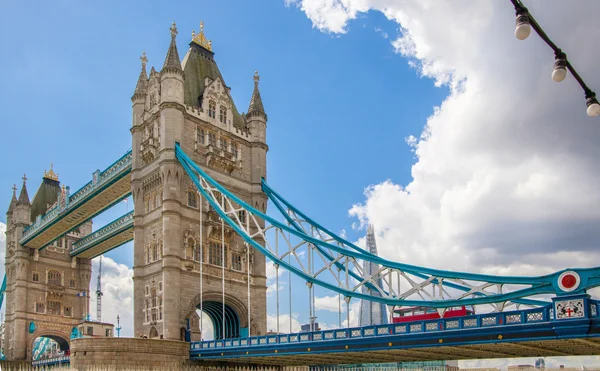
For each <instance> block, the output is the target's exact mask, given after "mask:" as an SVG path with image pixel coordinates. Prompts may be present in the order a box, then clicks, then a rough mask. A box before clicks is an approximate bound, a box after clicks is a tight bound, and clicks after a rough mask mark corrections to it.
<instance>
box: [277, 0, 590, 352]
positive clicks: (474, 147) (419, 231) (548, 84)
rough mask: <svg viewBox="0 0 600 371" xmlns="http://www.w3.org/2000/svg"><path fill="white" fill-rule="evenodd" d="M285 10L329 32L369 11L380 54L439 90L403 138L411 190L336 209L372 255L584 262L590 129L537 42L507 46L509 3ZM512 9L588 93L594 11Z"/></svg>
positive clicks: (378, 191)
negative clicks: (382, 46) (387, 45)
mask: <svg viewBox="0 0 600 371" xmlns="http://www.w3.org/2000/svg"><path fill="white" fill-rule="evenodd" d="M288 3H289V4H294V5H295V6H297V7H299V8H300V9H301V10H302V11H303V12H304V13H306V16H307V17H308V18H309V19H310V20H311V21H312V23H313V26H314V27H315V28H317V29H319V30H321V31H323V32H326V33H333V34H344V33H346V32H351V26H352V24H353V23H352V21H353V20H355V19H357V18H358V17H359V16H360V15H361V14H362V13H367V12H369V11H372V12H381V13H383V14H384V15H385V16H386V17H387V19H388V20H390V21H392V22H395V23H396V24H397V28H398V33H397V35H396V36H395V37H394V36H392V35H390V40H391V47H393V48H394V50H395V51H396V52H397V53H398V54H399V55H400V56H401V57H403V58H405V59H406V60H407V63H409V64H410V65H411V66H413V67H414V68H415V69H416V71H417V73H419V74H420V75H422V76H423V77H426V78H430V79H431V81H432V83H433V84H435V85H437V86H441V85H446V86H448V87H449V88H450V89H449V91H450V93H449V95H448V96H447V98H446V99H445V100H444V102H443V103H442V104H441V106H440V107H432V114H431V116H430V117H429V118H428V119H427V120H426V122H423V126H424V128H423V132H422V133H421V135H420V136H419V137H412V136H411V137H409V138H407V139H406V143H407V145H408V146H410V147H411V148H412V149H413V150H414V153H415V156H416V162H415V164H414V165H413V167H412V171H411V174H412V180H411V181H410V182H409V183H408V184H395V183H393V182H392V181H389V180H388V181H385V182H382V183H380V184H372V185H370V186H368V187H367V188H366V190H365V199H364V200H363V201H362V202H358V203H357V204H356V205H354V206H353V207H352V208H351V210H350V215H351V216H352V217H355V218H356V219H357V220H358V222H357V223H356V224H355V226H356V227H359V228H364V226H366V225H367V223H373V224H375V226H376V228H377V230H378V231H379V234H378V247H379V250H380V255H382V256H384V257H386V258H389V259H392V260H397V261H402V262H407V263H411V264H417V265H422V266H428V267H435V268H444V269H451V270H461V271H471V272H484V273H492V274H508V275H516V274H527V275H539V274H544V273H550V272H553V271H557V270H560V269H564V268H567V267H589V266H593V265H597V262H598V261H600V260H599V258H600V249H598V246H599V244H600V229H599V228H597V226H598V225H599V223H600V208H598V207H597V205H599V204H600V189H599V188H598V187H597V184H598V183H599V182H600V173H599V172H598V171H597V166H598V165H597V159H598V158H600V146H598V144H597V143H598V142H599V140H600V121H598V119H597V118H589V117H587V116H586V114H585V99H584V97H583V93H582V91H581V89H580V87H579V86H578V85H577V83H576V82H575V81H574V79H573V78H572V77H571V76H569V77H568V78H567V79H566V80H565V81H564V82H562V83H560V84H557V83H555V82H553V81H552V80H551V78H550V72H551V71H552V67H553V61H554V58H553V57H554V56H553V53H552V51H551V50H550V49H549V48H548V47H547V46H546V45H545V44H544V43H543V42H542V41H541V40H540V39H539V37H537V35H535V34H534V33H533V32H532V35H531V36H530V37H529V38H528V39H527V40H525V41H519V40H517V39H516V38H515V37H514V33H513V30H514V9H512V7H511V5H510V3H508V2H497V1H492V0H487V1H477V2H472V1H444V2H439V1H436V2H434V1H412V0H296V1H290V0H288ZM526 5H527V6H528V8H529V10H530V11H531V12H532V13H533V14H534V16H536V18H537V19H538V21H539V22H540V23H541V24H542V26H543V27H544V29H545V30H546V32H547V33H548V34H549V35H550V36H551V37H552V38H553V39H554V40H555V41H556V42H557V43H558V44H559V45H560V46H562V47H563V48H564V50H565V51H566V52H567V53H568V55H569V58H570V60H571V61H572V62H573V63H574V64H575V65H576V67H577V69H578V71H579V72H580V74H582V75H583V76H584V78H585V79H586V82H587V83H588V85H590V86H595V87H598V86H600V75H598V74H595V73H594V71H596V70H597V61H598V60H600V50H598V49H597V48H591V47H590V44H589V40H594V39H597V38H598V37H599V36H600V25H599V24H598V22H597V20H596V17H595V14H597V13H598V12H599V11H600V2H597V1H593V0H587V1H579V2H576V3H573V4H570V6H569V7H567V8H565V7H564V4H563V3H562V2H560V1H557V0H554V1H544V2H539V1H526ZM355 22H358V21H355ZM391 175H392V174H390V176H391ZM592 362H593V360H592ZM596 362H597V360H596Z"/></svg>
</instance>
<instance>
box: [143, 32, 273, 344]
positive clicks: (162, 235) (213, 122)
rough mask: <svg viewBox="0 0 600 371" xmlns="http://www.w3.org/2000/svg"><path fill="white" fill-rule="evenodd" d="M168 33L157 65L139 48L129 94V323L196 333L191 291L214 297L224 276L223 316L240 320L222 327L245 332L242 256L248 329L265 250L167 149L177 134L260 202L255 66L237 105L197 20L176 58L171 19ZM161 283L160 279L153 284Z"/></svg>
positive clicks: (260, 300)
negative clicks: (257, 250)
mask: <svg viewBox="0 0 600 371" xmlns="http://www.w3.org/2000/svg"><path fill="white" fill-rule="evenodd" d="M170 33H171V40H170V44H169V47H168V49H167V54H166V57H165V60H164V63H163V66H162V69H161V70H160V71H157V70H156V69H154V67H152V68H151V70H150V75H149V76H148V75H146V65H147V63H148V59H147V57H146V55H145V54H143V55H142V57H141V62H142V69H141V72H140V75H139V77H138V81H137V85H136V87H135V90H134V94H133V97H132V110H133V120H132V127H131V134H132V148H133V171H132V194H133V198H134V207H135V217H134V218H135V220H134V309H135V313H134V331H135V333H136V335H138V334H145V335H147V336H149V337H163V338H165V339H173V340H183V339H186V338H189V337H190V336H189V335H186V334H191V340H199V336H200V333H199V330H198V329H195V328H188V323H192V324H196V325H197V324H198V323H199V319H198V316H197V314H196V308H197V307H198V306H199V304H200V300H203V302H204V303H206V304H207V305H213V304H214V306H215V307H219V306H220V307H222V304H223V302H222V295H223V292H222V280H223V277H224V280H225V282H226V291H225V306H226V310H227V311H228V312H227V313H228V316H230V315H232V313H233V314H235V315H236V316H237V317H238V320H239V327H240V328H236V329H231V328H228V329H227V331H226V335H225V336H226V337H235V336H240V334H242V333H247V331H248V330H247V328H248V318H247V313H248V308H247V304H246V303H247V299H248V298H247V290H248V287H247V285H248V279H247V270H248V263H250V291H251V298H252V303H253V307H252V310H251V317H252V323H253V324H254V330H251V334H252V335H259V334H264V333H265V332H266V272H265V258H264V256H262V255H261V254H254V252H253V251H250V252H248V253H247V251H246V246H245V245H244V243H243V241H242V240H241V238H240V237H239V236H237V235H236V234H235V232H234V231H233V230H232V229H231V228H229V227H228V226H227V225H225V226H223V223H222V221H221V220H220V219H219V218H218V215H217V213H216V212H215V211H214V210H212V208H211V207H210V206H209V204H208V202H206V200H204V199H202V198H201V197H202V196H201V195H200V194H199V193H198V191H197V190H196V189H195V186H194V185H193V184H192V182H191V180H190V179H189V178H188V176H187V174H186V173H185V172H184V171H183V168H182V167H181V166H180V164H179V163H178V161H177V159H176V158H175V154H174V149H175V144H176V143H179V145H180V146H181V148H182V149H183V150H184V151H185V152H186V153H187V154H188V155H189V156H191V158H192V159H193V160H194V161H195V162H196V163H197V164H199V165H200V166H202V167H203V168H205V169H206V170H207V171H209V172H210V174H211V175H214V176H216V177H217V178H218V179H219V182H221V184H223V185H224V186H226V187H227V188H228V189H230V190H231V191H233V192H234V193H236V194H237V195H238V196H239V197H240V198H242V199H244V200H245V201H246V202H248V203H249V204H252V205H261V207H262V210H264V206H265V205H266V202H267V197H266V196H265V195H264V194H263V193H262V191H260V189H261V187H260V184H261V179H262V178H263V177H266V154H267V151H268V146H267V144H266V123H267V116H266V113H265V111H264V107H263V104H262V100H261V98H260V92H259V91H258V75H255V78H254V92H253V94H252V97H251V99H250V102H251V103H250V105H249V109H248V114H245V113H240V112H239V111H238V110H237V108H236V105H235V102H234V101H233V99H232V97H231V93H230V91H231V88H230V87H228V86H227V84H226V82H225V79H224V78H223V76H222V75H221V73H220V71H219V68H218V66H217V63H216V62H215V59H214V52H213V46H212V43H211V42H210V41H209V40H208V39H207V38H206V36H205V34H204V24H203V23H201V24H200V31H199V33H197V34H196V33H195V32H192V39H191V41H190V43H189V49H188V50H187V52H186V54H185V56H184V58H183V61H180V59H179V53H178V49H177V35H178V30H177V26H176V25H175V23H173V24H172V25H171V28H170ZM240 217H245V215H244V216H240ZM200 220H202V232H201V230H200ZM155 250H156V253H155ZM248 256H250V262H248ZM223 257H224V259H223ZM201 264H202V268H203V269H202V272H203V282H204V286H203V292H202V294H200V289H199V278H200V277H199V274H200V265H201ZM223 268H224V269H223ZM152 282H154V285H156V287H157V289H156V292H157V293H160V295H158V294H157V296H156V297H158V296H160V303H161V304H160V305H158V304H156V305H154V304H155V300H154V298H155V296H152V295H151V293H152V292H153V291H152V290H151V287H153V286H152V285H153V284H152ZM162 287H165V288H168V289H167V290H164V291H163V290H162ZM157 300H158V299H157ZM162 303H164V305H162ZM205 308H206V307H205ZM153 313H156V314H155V315H154V314H153ZM226 327H227V324H226ZM216 335H217V336H221V335H219V334H216Z"/></svg>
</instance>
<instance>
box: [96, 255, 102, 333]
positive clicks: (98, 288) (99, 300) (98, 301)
mask: <svg viewBox="0 0 600 371" xmlns="http://www.w3.org/2000/svg"><path fill="white" fill-rule="evenodd" d="M101 277H102V255H100V266H99V268H98V285H97V286H96V321H98V322H102V295H104V294H103V293H102V279H101Z"/></svg>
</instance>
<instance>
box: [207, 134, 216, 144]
mask: <svg viewBox="0 0 600 371" xmlns="http://www.w3.org/2000/svg"><path fill="white" fill-rule="evenodd" d="M216 142H217V138H216V136H215V133H208V145H209V146H214V145H215V143H216Z"/></svg>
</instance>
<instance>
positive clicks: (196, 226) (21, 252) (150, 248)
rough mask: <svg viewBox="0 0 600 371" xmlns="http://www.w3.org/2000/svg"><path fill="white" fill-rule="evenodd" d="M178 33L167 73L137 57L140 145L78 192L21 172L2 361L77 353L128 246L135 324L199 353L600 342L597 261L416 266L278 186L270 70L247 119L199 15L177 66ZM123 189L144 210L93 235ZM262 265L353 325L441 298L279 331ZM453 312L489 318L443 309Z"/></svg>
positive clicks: (374, 353)
mask: <svg viewBox="0 0 600 371" xmlns="http://www.w3.org/2000/svg"><path fill="white" fill-rule="evenodd" d="M170 32H171V40H170V45H169V47H168V49H167V53H166V57H165V60H164V63H163V66H162V69H161V70H160V71H157V70H156V69H155V68H154V67H152V68H151V69H150V73H149V74H148V73H147V68H146V66H147V63H148V59H147V58H146V56H145V54H144V55H142V57H141V58H140V59H141V71H140V74H139V77H138V81H137V84H136V87H135V90H134V94H133V96H132V111H133V120H132V125H131V135H132V150H131V151H129V152H126V153H125V154H124V155H123V156H121V157H120V158H119V159H118V160H117V161H115V163H113V164H112V165H110V166H108V167H107V168H105V170H103V171H100V170H98V171H96V172H95V173H93V174H92V177H91V178H92V179H91V180H90V182H89V183H88V184H86V185H85V186H83V187H82V188H81V189H79V190H78V191H77V192H75V193H73V194H70V188H69V187H66V186H64V185H63V186H61V185H60V182H59V180H58V175H57V174H55V173H54V171H53V170H52V168H51V169H50V170H49V171H48V172H46V174H45V175H44V177H43V178H42V182H41V184H40V186H39V188H38V190H37V192H36V195H35V197H34V199H33V201H31V202H30V200H29V195H28V191H27V184H26V181H27V179H26V177H23V183H22V187H21V190H20V194H19V197H18V198H17V192H16V191H17V189H16V187H15V188H14V189H13V196H12V200H11V203H10V206H9V209H8V212H7V232H6V234H7V247H6V272H7V274H6V276H5V278H4V284H3V286H2V287H3V289H2V290H1V293H0V297H2V295H4V294H5V295H6V330H5V332H6V338H5V341H3V342H2V347H3V353H4V354H5V355H6V357H7V358H9V359H31V356H32V347H33V344H34V341H35V340H36V339H37V338H39V337H49V338H53V339H59V340H60V344H62V345H61V347H62V348H65V350H66V349H68V347H69V346H70V340H71V335H72V334H73V330H74V328H77V326H78V324H79V323H80V319H81V318H83V317H85V316H86V315H87V314H88V313H89V303H88V300H89V283H90V273H91V261H90V259H93V258H94V257H97V256H100V255H102V254H103V253H105V252H107V251H110V250H112V249H114V248H117V247H118V246H120V245H122V244H124V243H126V242H128V241H132V240H133V244H134V266H133V271H134V277H133V280H134V293H133V296H134V326H133V327H134V333H135V334H136V335H137V334H143V335H145V336H147V337H150V338H162V339H167V340H181V341H187V342H189V343H190V344H189V352H190V358H191V359H194V360H211V361H226V362H233V363H235V362H246V363H261V364H315V363H332V362H335V363H352V362H364V361H365V360H372V361H375V362H380V361H398V360H425V359H464V358H494V357H517V356H519V357H520V356H544V355H567V354H581V355H584V354H597V353H598V351H599V350H600V342H599V339H600V318H599V317H598V313H600V308H599V307H598V302H597V301H596V300H595V299H594V298H591V297H590V296H589V294H588V291H589V290H590V289H592V288H594V287H597V286H600V267H596V268H586V269H564V270H561V271H559V272H556V273H553V274H550V275H546V276H541V277H532V276H492V275H484V274H475V273H467V272H450V271H443V270H439V269H433V268H428V267H418V266H413V265H409V264H405V263H401V262H394V261H389V260H386V259H383V258H380V257H378V256H377V255H376V254H374V253H372V252H371V251H366V250H363V249H361V248H360V247H358V246H356V245H355V244H353V243H351V242H349V241H347V240H345V239H344V238H342V237H340V236H338V235H337V234H335V233H333V232H331V231H330V230H328V229H327V228H326V227H324V226H322V225H320V224H319V223H318V222H316V221H315V220H313V219H312V218H310V216H308V215H306V214H305V213H303V212H302V211H301V210H300V208H298V207H297V206H295V205H293V204H292V203H290V202H289V201H288V200H287V199H285V198H284V197H283V196H282V195H281V194H279V193H278V192H277V191H276V190H275V189H273V188H272V187H271V186H270V185H269V184H268V183H267V181H266V178H267V174H266V158H267V152H268V145H267V139H266V127H267V114H266V112H265V108H264V105H263V102H262V98H261V95H260V91H259V80H260V77H259V75H258V73H257V72H256V73H255V74H254V79H253V80H254V90H253V93H252V96H251V98H250V101H249V107H248V112H247V113H244V112H242V113H240V112H239V111H238V109H237V108H236V105H235V103H234V101H233V99H232V97H231V94H230V89H231V88H230V87H229V86H228V85H227V84H226V82H225V80H224V78H223V76H222V75H221V73H220V71H219V68H218V66H217V63H216V61H215V58H214V52H213V50H212V44H211V43H210V41H208V40H207V39H206V37H205V35H204V30H203V26H201V29H200V32H199V33H198V34H196V33H193V35H192V39H191V41H190V43H189V49H188V50H187V52H186V54H185V56H184V58H183V61H182V60H180V58H179V52H178V49H177V45H176V37H177V34H178V30H177V27H176V25H175V24H173V25H172V26H171V28H170ZM128 196H132V197H133V204H134V209H133V211H131V212H129V213H127V214H125V215H122V216H120V217H119V218H117V219H116V220H114V221H113V222H111V223H109V224H107V225H106V226H103V227H101V228H99V229H97V230H96V231H92V222H91V219H92V218H93V217H94V216H96V215H98V214H99V213H101V212H102V211H104V210H106V209H108V208H110V207H111V206H112V205H114V204H116V203H118V202H119V201H121V200H122V199H123V198H125V197H128ZM269 203H270V204H271V205H273V206H274V210H273V211H271V212H270V214H268V213H267V205H268V204H269ZM282 221H283V222H282ZM371 232H373V231H371ZM372 238H373V239H374V235H373V234H372ZM371 242H372V243H373V244H374V240H373V241H371ZM373 251H374V250H373ZM267 258H268V259H269V260H270V261H272V262H273V263H274V264H275V269H276V270H277V271H278V272H279V269H285V270H287V271H288V272H290V274H293V275H294V276H296V277H298V278H300V279H301V280H304V281H305V282H306V283H307V289H308V293H309V299H310V300H308V302H307V304H306V305H307V306H308V309H309V312H310V313H314V312H315V307H314V295H315V291H314V290H315V286H320V287H321V288H324V289H327V290H329V291H331V292H332V293H333V294H334V295H339V296H340V308H339V309H340V310H339V312H340V321H339V322H340V323H342V319H341V315H342V314H341V313H342V312H344V311H345V315H346V320H347V323H349V306H350V302H351V300H352V299H361V300H364V301H366V302H368V303H372V305H365V306H364V308H374V307H376V308H379V309H378V310H379V311H380V312H381V313H379V316H384V318H385V315H386V313H384V312H385V311H386V310H389V311H390V314H391V311H393V309H394V308H395V307H397V306H419V307H427V308H434V309H435V311H436V313H437V314H438V315H439V316H438V318H437V319H430V320H425V321H416V322H413V323H407V324H400V323H394V322H392V323H387V324H385V323H384V324H381V325H374V324H373V323H369V324H368V325H367V326H363V327H358V328H339V329H333V330H325V331H312V332H308V333H298V334H294V333H290V334H281V333H280V332H281V329H280V328H279V326H278V329H277V332H278V334H276V335H273V334H270V335H267V333H266V290H267V285H266V259H267ZM278 276H279V274H277V277H278ZM277 285H278V281H277ZM278 291H279V290H277V292H278ZM86 293H87V295H86ZM548 296H550V297H552V299H551V301H547V299H546V300H543V298H544V297H548ZM277 300H278V296H277ZM342 302H343V303H344V309H345V310H344V311H343V310H342V305H341V303H342ZM456 306H475V307H478V308H483V311H482V312H483V314H479V313H478V314H471V315H468V316H465V317H462V318H446V317H444V314H445V312H446V310H447V308H451V307H456ZM277 308H278V309H277V310H278V312H277V316H278V317H279V314H280V313H279V305H278V306H277ZM289 309H290V311H291V305H290V308H289ZM197 310H200V311H202V312H204V313H206V314H207V315H208V316H209V318H210V319H211V321H212V322H213V324H214V328H215V330H214V334H213V335H214V337H215V339H216V340H213V341H202V338H203V336H202V332H203V330H204V329H203V328H202V322H201V321H200V318H199V316H198V314H197ZM365 310H367V309H365ZM365 315H366V313H365ZM63 361H64V357H63V358H61V362H63Z"/></svg>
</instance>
